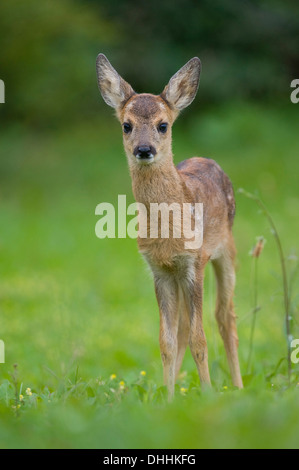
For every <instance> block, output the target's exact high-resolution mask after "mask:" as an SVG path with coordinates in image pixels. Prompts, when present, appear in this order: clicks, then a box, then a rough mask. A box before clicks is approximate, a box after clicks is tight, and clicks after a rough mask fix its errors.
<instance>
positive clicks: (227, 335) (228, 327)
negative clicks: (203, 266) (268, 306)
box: [212, 238, 243, 388]
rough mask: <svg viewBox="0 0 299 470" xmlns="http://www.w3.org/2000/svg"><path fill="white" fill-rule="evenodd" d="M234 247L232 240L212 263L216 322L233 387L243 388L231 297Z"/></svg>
mask: <svg viewBox="0 0 299 470" xmlns="http://www.w3.org/2000/svg"><path fill="white" fill-rule="evenodd" d="M234 257H235V247H234V242H233V240H232V238H231V239H230V243H229V244H228V245H227V246H226V248H225V249H224V250H223V252H222V254H221V256H220V257H219V258H217V259H215V260H213V261H212V264H213V267H214V271H215V275H216V281H217V301H216V320H217V323H218V327H219V331H220V334H221V337H222V339H223V342H224V347H225V351H226V356H227V360H228V365H229V368H230V373H231V376H232V381H233V385H235V386H237V387H239V388H243V383H242V377H241V373H240V366H239V358H238V334H237V327H236V315H235V312H234V304H233V295H234V288H235V268H234Z"/></svg>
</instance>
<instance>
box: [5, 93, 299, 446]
mask: <svg viewBox="0 0 299 470" xmlns="http://www.w3.org/2000/svg"><path fill="white" fill-rule="evenodd" d="M101 104H102V103H101ZM102 105H103V104H102ZM109 111H110V110H109V109H107V117H106V119H103V118H99V119H94V118H92V119H91V120H90V121H88V120H86V121H85V122H84V123H82V122H81V124H80V125H77V126H71V127H63V129H62V130H61V131H59V130H57V129H56V130H53V131H52V132H50V131H49V132H45V131H41V130H40V131H33V130H30V131H29V130H26V128H25V127H23V126H21V125H17V124H16V125H11V126H9V127H6V128H4V129H2V136H1V140H0V180H1V186H0V208H1V210H0V213H1V215H0V218H1V230H0V253H1V263H0V277H1V282H0V316H1V329H0V338H1V339H2V340H3V341H4V343H5V363H4V364H0V447H1V448H102V449H112V448H129V449H130V448H131V449H134V448H145V449H148V448H150V449H154V448H156V449H174V448H190V449H192V448H294V447H295V448H298V436H299V421H298V415H299V387H298V382H299V367H298V365H297V364H292V371H291V377H290V380H288V376H287V361H286V356H287V338H286V331H285V312H284V303H283V285H282V276H281V269H280V260H279V256H278V252H277V246H276V241H275V239H274V237H273V233H271V229H270V226H269V224H268V221H267V219H266V218H265V217H264V215H263V214H261V213H260V211H259V208H258V206H257V205H256V204H255V202H254V201H252V200H250V199H248V198H246V197H245V196H244V195H243V194H241V193H239V192H238V188H244V189H245V190H247V191H250V192H251V193H254V194H258V195H259V197H260V198H261V200H262V201H263V202H264V203H265V205H266V206H267V208H268V210H269V212H270V213H271V216H272V217H273V220H274V221H275V224H276V227H277V230H278V232H279V236H280V239H281V242H282V246H283V249H284V254H285V259H286V267H287V273H288V283H289V285H288V294H289V297H290V317H291V318H290V326H291V333H292V337H293V338H299V328H298V305H299V287H298V261H297V256H298V233H299V219H298V211H299V192H298V174H299V159H298V155H299V141H298V113H297V111H298V109H297V108H296V105H293V104H291V103H289V104H287V105H286V106H285V107H280V106H278V105H277V106H275V107H274V106H272V107H271V106H267V105H265V104H263V105H259V104H253V103H251V104H249V103H246V102H236V103H232V104H231V105H225V106H219V107H217V106H213V107H210V108H209V109H208V110H203V111H202V112H201V113H199V114H198V115H197V116H196V117H194V116H192V118H190V117H189V116H188V111H186V113H185V114H184V115H183V116H181V117H180V118H179V120H178V122H177V123H176V124H175V125H174V129H173V150H174V160H175V162H176V163H178V162H179V161H181V160H183V159H185V158H189V157H191V156H194V155H197V156H206V157H210V158H213V159H215V160H216V161H217V162H218V163H219V164H220V165H221V166H222V168H223V169H224V171H225V172H226V173H227V174H228V175H229V177H230V178H231V180H232V183H233V186H234V189H235V196H236V204H237V210H236V218H235V223H234V234H235V240H236V245H237V251H238V255H237V285H236V293H235V307H236V313H237V316H238V333H239V356H240V363H241V371H242V375H243V380H244V385H245V388H244V390H236V389H234V387H232V384H231V381H230V376H229V374H228V366H227V363H226V358H225V354H224V349H223V345H222V342H221V338H220V335H219V333H218V330H217V325H216V321H215V318H214V304H215V283H214V278H213V272H212V269H211V268H210V267H208V269H207V271H206V278H205V300H204V326H205V332H206V337H207V342H208V348H209V365H210V372H211V379H212V382H213V390H212V391H211V392H208V393H203V392H202V391H201V387H200V383H199V379H198V376H197V373H196V369H195V364H194V362H193V359H192V357H191V354H190V351H189V350H188V351H187V354H186V357H185V359H184V363H183V368H182V374H181V376H180V379H179V381H178V384H177V386H176V394H175V399H174V401H173V402H172V403H167V399H166V393H165V387H164V386H163V381H162V364H161V359H160V353H159V341H158V335H159V333H158V332H159V315H158V307H157V304H156V300H155V295H154V288H153V282H152V279H151V275H150V273H149V271H148V268H147V267H146V266H145V264H144V262H143V260H142V259H141V257H140V255H139V253H138V251H137V244H136V240H132V239H130V238H124V239H117V238H116V239H108V238H107V239H102V240H100V239H98V238H97V237H96V235H95V224H96V222H97V220H98V217H97V216H96V215H95V208H96V206H97V204H99V203H100V202H110V203H112V204H115V205H117V197H118V195H119V194H126V195H127V203H128V204H129V203H130V202H133V196H132V192H131V182H130V176H129V172H128V169H127V162H126V158H125V155H124V151H123V147H122V139H121V130H120V127H119V124H118V123H117V121H116V119H115V118H114V117H113V116H112V113H110V114H109ZM261 236H263V237H264V238H265V240H266V242H265V245H264V249H263V251H262V253H261V255H260V257H259V258H258V259H256V258H253V257H252V256H251V255H250V252H251V250H252V248H253V247H254V245H255V244H256V242H257V237H261ZM255 264H256V265H258V269H257V270H256V271H255ZM257 307H258V308H257ZM254 315H255V327H254V336H253V341H252V351H251V360H250V362H249V360H248V358H249V353H250V335H251V331H252V322H253V316H254Z"/></svg>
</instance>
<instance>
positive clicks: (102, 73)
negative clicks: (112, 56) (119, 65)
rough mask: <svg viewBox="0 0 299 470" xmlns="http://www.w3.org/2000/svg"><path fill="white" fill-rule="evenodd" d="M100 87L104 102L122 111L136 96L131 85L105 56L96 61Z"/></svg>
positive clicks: (99, 56) (101, 55)
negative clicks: (132, 97) (133, 96)
mask: <svg viewBox="0 0 299 470" xmlns="http://www.w3.org/2000/svg"><path fill="white" fill-rule="evenodd" d="M96 68H97V77H98V85H99V89H100V92H101V95H102V97H103V99H104V101H105V102H106V103H107V104H108V105H109V106H112V108H115V109H120V108H122V107H123V106H124V104H125V103H126V102H127V101H128V99H129V98H131V96H132V95H134V94H135V92H134V90H133V88H132V87H131V85H129V84H128V83H127V82H126V81H125V80H124V79H123V78H121V76H120V75H119V74H118V73H117V71H116V70H115V69H114V68H113V67H112V65H111V64H110V62H109V60H108V59H107V57H106V56H105V55H104V54H99V55H98V57H97V61H96Z"/></svg>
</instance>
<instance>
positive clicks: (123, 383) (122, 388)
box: [119, 380, 125, 390]
mask: <svg viewBox="0 0 299 470" xmlns="http://www.w3.org/2000/svg"><path fill="white" fill-rule="evenodd" d="M119 388H120V390H124V388H125V382H124V381H123V380H121V381H120V382H119Z"/></svg>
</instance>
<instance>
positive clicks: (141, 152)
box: [136, 145, 152, 158]
mask: <svg viewBox="0 0 299 470" xmlns="http://www.w3.org/2000/svg"><path fill="white" fill-rule="evenodd" d="M151 154H152V149H151V147H148V146H145V145H141V146H140V147H138V148H137V152H136V157H139V158H149V157H150V155H151Z"/></svg>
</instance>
